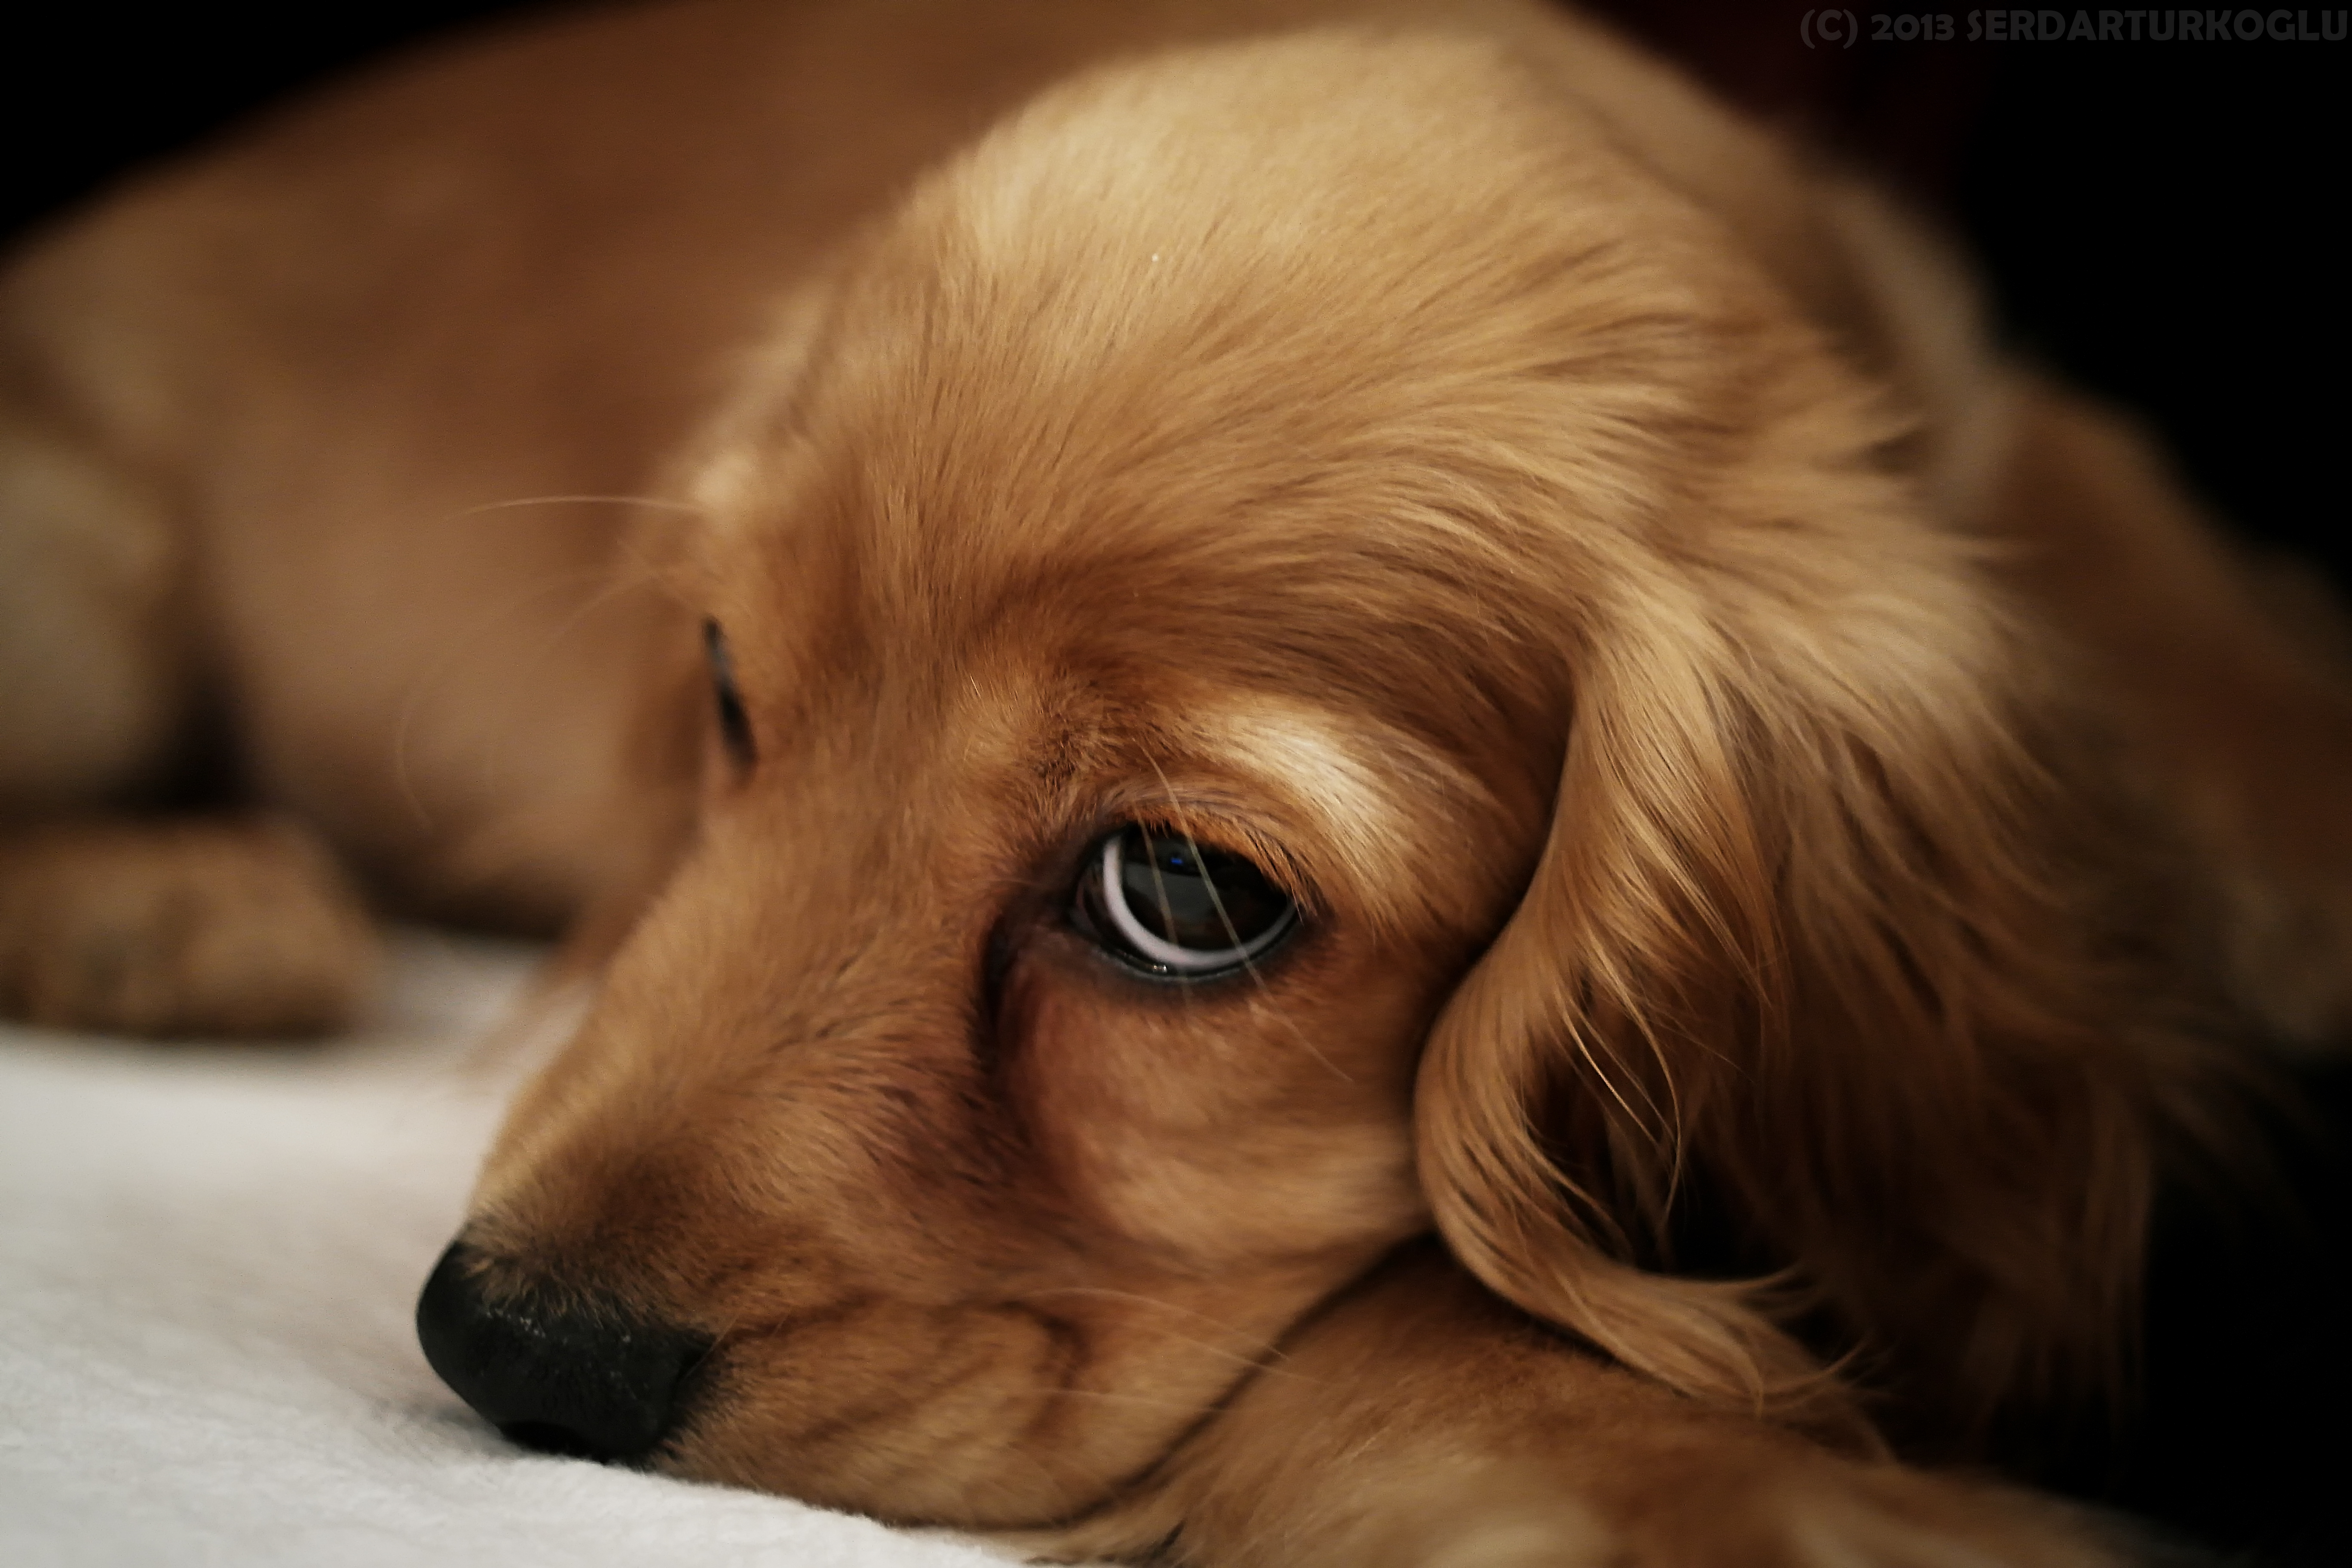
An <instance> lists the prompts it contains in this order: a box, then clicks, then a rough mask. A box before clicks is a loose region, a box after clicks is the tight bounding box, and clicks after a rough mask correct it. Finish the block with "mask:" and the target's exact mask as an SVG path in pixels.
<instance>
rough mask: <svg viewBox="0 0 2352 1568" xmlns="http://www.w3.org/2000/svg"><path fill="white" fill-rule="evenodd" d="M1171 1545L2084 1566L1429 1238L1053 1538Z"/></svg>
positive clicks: (1954, 1493) (1783, 1567) (1372, 1562)
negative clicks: (1647, 1372) (1645, 1376)
mask: <svg viewBox="0 0 2352 1568" xmlns="http://www.w3.org/2000/svg"><path fill="white" fill-rule="evenodd" d="M1051 1544H1052V1546H1053V1548H1054V1549H1055V1551H1057V1552H1074V1553H1084V1552H1098V1553H1109V1554H1114V1555H1120V1556H1125V1557H1129V1558H1131V1559H1134V1560H1139V1561H1150V1562H1168V1563H1181V1564H1184V1565H1186V1568H1441V1565H1442V1568H1808V1565H1814V1564H1818V1565H1820V1568H1832V1565H1836V1568H1865V1565H1869V1568H1897V1565H1902V1568H1911V1565H1916V1568H1930V1565H1938V1568H1941V1565H1948V1564H1958V1563H1969V1564H1981V1565H1983V1568H1992V1565H1995V1564H2002V1565H2011V1568H2020V1565H2027V1564H2032V1565H2036V1568H2062V1565H2063V1568H2091V1565H2093V1564H2104V1563H2114V1562H2116V1561H2118V1560H2119V1559H2118V1558H2117V1557H2116V1555H2114V1554H2113V1553H2112V1552H2110V1551H2109V1550H2108V1549H2107V1548H2106V1547H2105V1546H2103V1545H2102V1544H2101V1543H2100V1542H2097V1541H2096V1540H2095V1539H2094V1535H2093V1532H2092V1531H2089V1530H2088V1529H2086V1528H2084V1527H2083V1526H2082V1525H2080V1524H2078V1522H2077V1521H2075V1519H2074V1516H2073V1515H2071V1514H2069V1513H2068V1512H2066V1511H2065V1510H2063V1508H2062V1507H2061V1506H2060V1505H2057V1504H2053V1503H2045V1502H2043V1501H2042V1500H2037V1499H2033V1498H2030V1497H2025V1496H2021V1495H2018V1494H2014V1493H2011V1492H2007V1491H2003V1490H2000V1489H1994V1488H1990V1487H1983V1486H1979V1485H1975V1484H1969V1483H1962V1482H1958V1481H1952V1480H1948V1479H1942V1478H1939V1477H1935V1476H1930V1475H1927V1474H1925V1473H1922V1472H1919V1471H1916V1470H1910V1469H1906V1468H1902V1467H1900V1466H1896V1465H1894V1464H1892V1463H1888V1462H1885V1461H1883V1460H1876V1459H1872V1458H1864V1457H1857V1456H1852V1455H1843V1454H1839V1453H1836V1452H1832V1450H1831V1449H1829V1448H1827V1447H1822V1446H1820V1445H1818V1444H1815V1443H1813V1442H1811V1441H1809V1440H1808V1439H1806V1438H1804V1437H1801V1436H1798V1435H1796V1434H1794V1433H1790V1432H1788V1431H1786V1430H1783V1429H1780V1428H1778V1427H1775V1426H1769V1425H1767V1424H1765V1423H1763V1422H1761V1421H1758V1420H1751V1419H1748V1418H1745V1417H1742V1416H1739V1415H1724V1414H1721V1413H1717V1412H1710V1411H1707V1410H1705V1409H1702V1408H1700V1407H1699V1406H1697V1405H1694V1404H1692V1403H1691V1402H1689V1401H1687V1400H1685V1399H1682V1398H1680V1397H1678V1396H1676V1395H1675V1394H1671V1393H1669V1392H1667V1391H1666V1390H1664V1389H1663V1388H1660V1387H1658V1386H1656V1385H1654V1384H1649V1383H1647V1382H1645V1381H1643V1380H1642V1379H1639V1378H1636V1377H1634V1376H1633V1375H1632V1374H1630V1373H1625V1372H1623V1371H1621V1370H1619V1369H1617V1368H1615V1367H1613V1366H1611V1365H1609V1364H1608V1363H1604V1362H1601V1361H1600V1360H1598V1359H1596V1358H1594V1357H1592V1356H1591V1354H1589V1353H1588V1352H1584V1351H1582V1350H1580V1349H1579V1348H1577V1347H1576V1346H1574V1345H1573V1344H1571V1343H1570V1342H1566V1341H1564V1340H1561V1339H1560V1338H1559V1337H1558V1336H1556V1335H1553V1334H1551V1333H1549V1332H1548V1331H1544V1330H1542V1329H1540V1328H1538V1327H1537V1326H1536V1325H1534V1324H1532V1323H1530V1322H1528V1321H1526V1320H1524V1319H1520V1318H1517V1317H1516V1316H1515V1315H1513V1314H1512V1313H1511V1312H1510V1311H1509V1310H1508V1309H1507V1308H1505V1307H1503V1306H1501V1305H1500V1304H1498V1303H1496V1301H1494V1300H1492V1299H1491V1298H1490V1297H1488V1296H1486V1294H1485V1293H1484V1292H1483V1291H1481V1290H1479V1289H1478V1288H1477V1287H1476V1286H1475V1284H1473V1283H1472V1282H1471V1281H1470V1280H1469V1279H1467V1277H1466V1276H1465V1275H1464V1274H1463V1273H1462V1272H1461V1271H1460V1270H1459V1269H1458V1268H1455V1267H1454V1265H1453V1264H1452V1263H1451V1261H1450V1260H1448V1259H1447V1258H1444V1255H1443V1254H1441V1253H1439V1252H1438V1251H1437V1250H1436V1249H1435V1248H1434V1247H1415V1248H1412V1249H1409V1250H1408V1252H1407V1253H1406V1254H1404V1255H1402V1256H1400V1257H1399V1258H1395V1259H1392V1260H1391V1262H1390V1263H1389V1264H1387V1265H1385V1266H1384V1267H1383V1268H1381V1270H1379V1271H1378V1272H1377V1273H1375V1274H1374V1275H1373V1276H1372V1277H1371V1278H1370V1279H1368V1280H1366V1281H1365V1282H1364V1283H1363V1284H1362V1285H1360V1286H1359V1287H1358V1288H1356V1289H1353V1290H1351V1291H1349V1293H1348V1294H1346V1295H1345V1296H1343V1297H1342V1298H1340V1299H1339V1300H1337V1301H1335V1302H1334V1303H1332V1304H1331V1305H1330V1306H1329V1307H1328V1309H1326V1310H1325V1311H1324V1312H1323V1313H1322V1314H1321V1315H1320V1316H1319V1317H1318V1318H1317V1319H1316V1320H1315V1321H1312V1322H1311V1323H1309V1324H1308V1325H1307V1327H1306V1328H1305V1329H1303V1330H1302V1331H1300V1332H1299V1333H1298V1334H1297V1336H1296V1339H1295V1342H1293V1343H1291V1344H1290V1345H1289V1346H1288V1347H1287V1348H1286V1353H1285V1354H1284V1356H1283V1357H1282V1358H1281V1359H1280V1360H1278V1361H1276V1362H1275V1363H1272V1364H1271V1365H1269V1366H1268V1367H1266V1368H1265V1370H1264V1371H1263V1372H1261V1373H1259V1374H1257V1375H1256V1376H1255V1378H1253V1379H1252V1380H1251V1382H1250V1383H1249V1384H1247V1385H1245V1386H1244V1388H1243V1389H1242V1390H1241V1391H1240V1392H1239V1393H1238V1394H1236V1395H1235V1396H1234V1400H1233V1401H1232V1403H1231V1405H1229V1406H1228V1407H1227V1408H1225V1409H1224V1410H1223V1411H1222V1412H1221V1413H1220V1414H1219V1415H1216V1416H1215V1417H1214V1418H1213V1420H1212V1421H1211V1422H1210V1423H1209V1424H1208V1425H1207V1426H1205V1427H1203V1428H1202V1431H1201V1432H1200V1433H1199V1434H1198V1435H1196V1436H1195V1437H1194V1438H1193V1439H1192V1441H1191V1442H1190V1443H1188V1444H1187V1445H1186V1447H1184V1448H1182V1449H1181V1450H1180V1451H1179V1452H1177V1453H1176V1454H1174V1455H1172V1456H1171V1458H1170V1459H1169V1460H1168V1461H1167V1463H1166V1464H1164V1465H1163V1466H1162V1467H1161V1468H1160V1471H1159V1472H1157V1473H1155V1475H1154V1476H1153V1477H1152V1478H1151V1479H1150V1480H1149V1481H1148V1482H1147V1483H1146V1484H1145V1485H1144V1486H1143V1487H1142V1488H1140V1489H1139V1490H1138V1492H1137V1494H1136V1495H1135V1497H1134V1498H1133V1499H1131V1500H1124V1501H1122V1502H1121V1503H1119V1504H1118V1505H1116V1506H1114V1507H1113V1508H1111V1509H1109V1510H1105V1511H1104V1512H1102V1513H1101V1514H1099V1515H1097V1516H1096V1517H1094V1518H1092V1519H1090V1520H1089V1521H1087V1522H1085V1523H1084V1524H1082V1525H1079V1526H1077V1527H1076V1528H1075V1529H1073V1530H1072V1531H1069V1532H1068V1533H1067V1534H1066V1535H1064V1536H1061V1537H1057V1538H1056V1539H1055V1540H1054V1541H1053V1542H1052V1543H1051Z"/></svg>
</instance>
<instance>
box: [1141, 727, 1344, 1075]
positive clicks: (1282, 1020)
mask: <svg viewBox="0 0 2352 1568" xmlns="http://www.w3.org/2000/svg"><path fill="white" fill-rule="evenodd" d="M1144 761H1146V762H1148V763H1150V764H1151V772H1152V776H1154V777H1155V778H1157V779H1158V780H1159V781H1160V793H1161V794H1162V795H1166V796H1167V797H1168V804H1169V805H1170V807H1171V809H1175V810H1179V811H1181V809H1182V807H1181V803H1180V801H1179V800H1178V798H1177V795H1176V788H1175V785H1173V784H1171V783H1169V781H1168V774H1167V773H1166V772H1164V771H1163V770H1162V769H1161V768H1160V759H1158V758H1157V757H1151V756H1147V757H1145V758H1144ZM1178 831H1180V832H1181V833H1182V834H1183V835H1184V843H1185V844H1186V846H1187V847H1190V848H1191V849H1192V863H1193V864H1194V865H1195V866H1199V867H1201V868H1202V874H1201V883H1202V886H1203V887H1205V888H1207V889H1209V902H1210V903H1211V904H1212V905H1213V906H1214V908H1215V909H1216V911H1217V921H1218V923H1219V924H1220V925H1223V927H1224V928H1225V938H1226V940H1227V941H1229V942H1232V943H1233V944H1234V951H1235V952H1240V953H1241V955H1242V973H1244V974H1246V975H1248V976H1249V978H1250V983H1251V984H1254V985H1255V986H1256V987H1257V992H1258V1000H1259V1001H1260V1002H1261V1003H1263V1004H1265V1005H1266V1013H1267V1016H1270V1017H1271V1018H1273V1020H1274V1021H1275V1022H1276V1024H1279V1025H1280V1026H1282V1028H1283V1029H1284V1031H1285V1032H1286V1033H1287V1034H1288V1035H1289V1036H1290V1037H1291V1038H1292V1039H1293V1040H1295V1041H1297V1044H1298V1046H1299V1047H1300V1048H1301V1049H1302V1050H1304V1051H1306V1053H1307V1055H1308V1056H1310V1057H1313V1058H1315V1059H1316V1060H1317V1061H1318V1062H1320V1063H1321V1064H1322V1065H1323V1068H1324V1069H1325V1070H1326V1071H1328V1073H1330V1074H1331V1076H1332V1077H1334V1078H1336V1079H1339V1081H1340V1082H1341V1083H1345V1084H1353V1083H1354V1082H1355V1081H1356V1080H1355V1078H1354V1076H1353V1075H1351V1074H1350V1073H1349V1072H1348V1070H1347V1069H1346V1068H1342V1067H1341V1066H1340V1065H1339V1063H1337V1062H1335V1061H1333V1060H1332V1059H1331V1058H1329V1057H1327V1056H1325V1055H1324V1054H1323V1053H1322V1051H1320V1050H1319V1049H1318V1048H1317V1047H1316V1044H1315V1042H1314V1040H1313V1039H1311V1038H1309V1037H1308V1036H1307V1031H1306V1030H1304V1029H1302V1028H1300V1027H1299V1026H1298V1024H1297V1020H1295V1019H1293V1018H1292V1017H1291V1016H1289V1015H1288V1014H1287V1013H1286V1012H1284V1011H1283V1010H1282V1008H1281V1006H1280V1005H1278V1003H1277V1002H1276V997H1275V994H1274V987H1273V986H1272V985H1270V984H1267V983H1266V978H1265V973H1264V972H1263V971H1262V970H1260V969H1259V968H1258V966H1257V963H1256V961H1255V960H1254V959H1253V958H1251V957H1250V955H1249V953H1248V952H1245V951H1244V945H1245V944H1244V942H1242V937H1241V932H1240V931H1239V930H1237V929H1236V928H1235V927H1234V919H1233V916H1231V915H1230V914H1227V913H1226V912H1225V900H1224V899H1223V896H1222V895H1221V894H1219V893H1218V891H1217V884H1216V879H1214V878H1213V877H1211V876H1210V875H1209V874H1208V868H1207V862H1206V861H1205V860H1203V859H1202V855H1201V845H1200V841H1199V840H1197V839H1195V838H1194V837H1192V830H1191V829H1189V828H1180V829H1179V830H1178ZM1151 879H1152V882H1153V885H1154V886H1155V887H1157V886H1159V884H1160V865H1159V862H1158V861H1157V860H1154V861H1153V862H1152V868H1151ZM1160 903H1161V907H1162V910H1163V918H1164V919H1166V920H1167V921H1168V923H1169V926H1170V928H1171V930H1172V929H1173V928H1174V926H1175V923H1176V922H1175V917H1174V916H1173V915H1171V914H1167V913H1166V912H1165V910H1166V904H1167V894H1166V893H1165V891H1164V890H1163V891H1162V892H1161V894H1160ZM1188 1000H1189V995H1188Z"/></svg>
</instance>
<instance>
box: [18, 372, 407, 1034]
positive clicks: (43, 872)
mask: <svg viewBox="0 0 2352 1568" xmlns="http://www.w3.org/2000/svg"><path fill="white" fill-rule="evenodd" d="M178 544H179V541H178V535H177V531H176V530H175V529H174V528H173V519H172V517H171V516H170V513H169V510H168V508H167V507H166V506H165V505H164V504H163V501H162V500H161V499H160V498H159V496H158V495H157V493H156V492H155V491H154V490H153V489H152V488H151V487H149V486H147V485H145V484H142V482H140V481H139V480H138V479H136V477H135V476H132V475H131V474H128V473H126V472H125V471H124V470H122V469H121V468H120V467H118V466H116V465H113V464H110V462H109V461H107V459H106V458H104V457H103V456H102V455H101V454H100V453H99V452H97V451H96V450H95V449H94V448H93V446H92V445H91V444H90V443H87V442H84V441H81V440H78V439H77V438H75V437H74V436H73V435H72V434H71V433H70V432H69V431H68V430H67V429H65V428H63V427H62V426H60V425H59V424H58V423H56V422H52V421H48V420H45V419H42V418H39V417H37V416H30V415H27V414H26V413H25V412H23V411H22V408H21V405H17V406H8V407H0V1015H6V1016H15V1017H19V1018H24V1019H27V1020H30V1021H33V1022H37V1023H40V1024H44V1025H48V1026H59V1027H71V1028H92V1029H110V1030H121V1031H128V1032H133V1033H140V1034H152V1035H191V1034H205V1035H283V1034H301V1033H316V1032H319V1031H322V1030H326V1029H331V1028H334V1027H336V1026H340V1025H341V1024H343V1023H345V1022H347V1021H348V1020H349V1018H350V1016H351V1015H352V1012H353V1010H354V1008H355V1007H356V1005H358V1003H359V1002H360V1000H361V999H362V997H363V996H364V995H365V994H366V993H367V990H368V987H369V983H370V979H371V976H372V973H373V966H374V955H375V950H374V939H373V934H372V932H371V931H370V928H369V926H368V923H367V921H366V917H365V916H364V914H363V913H362V911H361V909H360V906H359V903H358V900H356V899H355V898H354V896H353V895H352V892H351V890H350V889H349V888H348V886H347V885H346V884H345V882H344V880H343V879H342V878H341V876H340V874H339V873H338V872H337V870H336V868H335V867H334V865H333V863H332V862H331V860H330V859H329V858H327V856H326V855H325V853H324V852H323V851H322V850H321V849H320V847H318V846H317V845H316V844H314V843H313V842H312V841H311V840H310V838H309V837H307V836H306V835H305V834H303V833H302V832H301V831H300V830H299V829H298V828H295V827H293V826H290V825H289V824H284V823H273V822H232V821H191V820H177V821H173V820H163V821H157V820H142V819H140V818H136V817H132V816H104V815H97V814H99V813H101V812H104V811H106V810H109V809H114V810H120V809H121V808H122V807H123V806H124V805H126V804H127V803H130V802H132V801H135V800H137V799H139V798H140V797H141V796H142V795H144V794H148V793H150V792H152V790H153V789H154V787H155V786H156V785H157V784H159V783H160V782H161V781H162V779H163V775H164V774H165V773H167V772H168V771H169V769H170V767H171V765H172V763H173V753H174V751H175V749H176V748H177V746H178V745H179V744H180V743H181V742H182V741H183V740H184V735H185V731H186V714H187V710H188V707H189V701H190V698H191V695H192V693H191V681H192V675H191V667H192V665H193V663H194V660H193V658H192V657H191V655H192V648H191V646H190V639H189V637H188V636H187V631H186V628H187V626H188V623H189V619H190V616H189V615H188V612H187V608H186V606H185V605H184V603H182V595H184V592H185V584H186V580H187V577H188V574H187V573H186V572H185V571H184V563H183V562H182V560H181V559H180V551H179V548H178Z"/></svg>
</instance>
